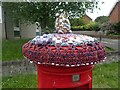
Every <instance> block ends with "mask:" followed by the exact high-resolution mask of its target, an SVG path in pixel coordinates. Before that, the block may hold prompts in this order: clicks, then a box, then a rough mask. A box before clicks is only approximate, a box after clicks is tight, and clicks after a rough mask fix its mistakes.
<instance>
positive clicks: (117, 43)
mask: <svg viewBox="0 0 120 90" xmlns="http://www.w3.org/2000/svg"><path fill="white" fill-rule="evenodd" d="M98 40H100V39H99V38H98ZM101 42H103V43H104V45H105V46H108V47H111V48H113V49H115V50H116V51H120V48H119V47H120V40H118V39H108V38H102V41H101Z"/></svg>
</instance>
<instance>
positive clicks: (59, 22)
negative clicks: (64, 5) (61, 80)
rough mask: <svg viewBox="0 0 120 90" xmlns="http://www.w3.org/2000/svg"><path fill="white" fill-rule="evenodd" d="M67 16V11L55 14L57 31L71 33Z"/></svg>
mask: <svg viewBox="0 0 120 90" xmlns="http://www.w3.org/2000/svg"><path fill="white" fill-rule="evenodd" d="M68 17H69V16H68V13H67V12H64V13H61V14H60V15H59V14H58V13H57V14H56V21H55V28H56V32H57V33H59V34H67V33H72V31H71V27H70V21H69V19H68Z"/></svg>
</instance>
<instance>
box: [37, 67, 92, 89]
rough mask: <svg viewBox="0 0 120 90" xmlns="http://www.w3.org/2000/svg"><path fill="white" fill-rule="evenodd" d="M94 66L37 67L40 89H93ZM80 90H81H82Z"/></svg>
mask: <svg viewBox="0 0 120 90" xmlns="http://www.w3.org/2000/svg"><path fill="white" fill-rule="evenodd" d="M93 67H94V65H89V66H80V67H62V66H51V65H37V69H38V88H39V89H40V90H42V89H44V90H45V89H46V90H47V89H49V88H52V89H53V90H61V89H62V90H63V89H65V88H70V90H78V89H80V88H81V89H83V88H84V90H85V89H87V90H88V89H89V90H91V89H92V69H93ZM81 89H80V90H81Z"/></svg>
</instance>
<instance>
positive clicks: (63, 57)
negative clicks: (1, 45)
mask: <svg viewBox="0 0 120 90" xmlns="http://www.w3.org/2000/svg"><path fill="white" fill-rule="evenodd" d="M70 37H74V38H70ZM81 38H82V39H81ZM89 38H92V37H89ZM89 38H88V37H87V36H84V35H81V36H80V35H75V34H72V35H71V34H47V35H43V37H41V36H40V37H36V38H34V39H33V40H31V41H29V42H28V43H26V44H25V45H24V46H23V54H24V56H25V57H26V58H28V59H29V60H30V61H31V62H34V63H36V66H37V70H38V88H40V90H41V89H45V88H46V89H48V88H52V89H56V90H59V89H61V88H62V90H63V89H64V88H71V89H73V90H76V89H78V90H79V88H81V89H82V88H86V89H88V88H89V89H91V88H92V69H93V67H94V64H97V63H100V62H103V60H104V59H105V57H106V52H105V48H104V46H103V44H102V43H101V42H97V41H96V40H95V39H94V38H92V39H89ZM83 39H84V40H83ZM60 40H61V41H62V42H61V41H60ZM71 41H73V42H71ZM83 42H84V43H83Z"/></svg>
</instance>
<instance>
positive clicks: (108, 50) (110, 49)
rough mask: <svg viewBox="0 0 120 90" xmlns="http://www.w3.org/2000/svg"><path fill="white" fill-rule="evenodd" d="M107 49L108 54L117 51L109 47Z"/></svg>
mask: <svg viewBox="0 0 120 90" xmlns="http://www.w3.org/2000/svg"><path fill="white" fill-rule="evenodd" d="M105 48H106V52H110V51H115V49H113V48H110V47H107V46H106V47H105Z"/></svg>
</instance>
